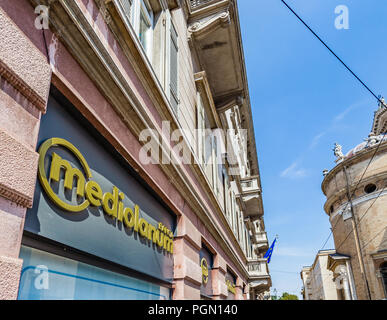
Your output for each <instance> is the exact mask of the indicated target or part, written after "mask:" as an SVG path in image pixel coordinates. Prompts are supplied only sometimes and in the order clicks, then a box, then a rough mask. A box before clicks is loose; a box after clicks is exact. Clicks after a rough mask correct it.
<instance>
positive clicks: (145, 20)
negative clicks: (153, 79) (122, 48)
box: [121, 0, 154, 60]
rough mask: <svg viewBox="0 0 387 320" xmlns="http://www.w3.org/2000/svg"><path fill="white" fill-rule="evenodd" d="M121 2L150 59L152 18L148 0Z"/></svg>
mask: <svg viewBox="0 0 387 320" xmlns="http://www.w3.org/2000/svg"><path fill="white" fill-rule="evenodd" d="M121 3H122V6H123V8H124V11H125V13H126V15H127V16H128V18H129V20H130V23H131V24H132V27H133V29H134V30H135V32H136V34H137V36H138V38H139V40H140V42H141V45H142V47H143V49H144V51H145V53H146V55H147V57H148V58H149V60H152V47H153V21H154V19H153V11H152V8H151V6H150V4H149V2H148V0H121Z"/></svg>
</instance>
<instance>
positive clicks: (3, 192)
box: [0, 183, 32, 208]
mask: <svg viewBox="0 0 387 320" xmlns="http://www.w3.org/2000/svg"><path fill="white" fill-rule="evenodd" d="M0 196H1V197H3V198H6V199H8V200H11V201H12V202H14V203H16V204H18V205H20V206H22V207H24V208H32V198H31V197H28V196H26V195H23V194H21V193H20V192H18V191H16V190H14V189H12V188H9V187H7V186H5V185H3V184H1V183H0Z"/></svg>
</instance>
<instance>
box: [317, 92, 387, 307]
mask: <svg viewBox="0 0 387 320" xmlns="http://www.w3.org/2000/svg"><path fill="white" fill-rule="evenodd" d="M386 133H387V106H386V104H385V103H384V100H382V102H381V103H380V105H379V108H378V110H377V111H376V112H375V116H374V121H373V126H372V132H371V133H370V134H369V136H368V138H367V139H365V140H364V142H362V143H360V144H359V145H358V146H356V147H355V148H353V149H351V150H350V151H349V152H348V153H347V154H345V155H344V154H343V152H342V151H341V146H340V145H338V144H336V145H335V149H334V152H335V156H336V157H337V159H336V166H335V167H334V168H333V169H332V170H331V171H327V170H325V171H324V180H323V182H322V191H323V192H324V194H325V196H326V198H327V199H326V202H325V205H324V210H325V212H326V213H327V214H328V216H329V220H330V222H331V225H332V228H331V230H332V233H333V238H334V243H335V249H336V250H335V253H334V254H331V255H329V257H328V265H327V268H328V269H329V270H331V271H332V272H333V279H332V280H333V281H335V283H336V289H337V292H338V297H341V299H343V300H344V299H345V300H357V299H359V300H368V299H372V300H378V299H386V297H387V135H386Z"/></svg>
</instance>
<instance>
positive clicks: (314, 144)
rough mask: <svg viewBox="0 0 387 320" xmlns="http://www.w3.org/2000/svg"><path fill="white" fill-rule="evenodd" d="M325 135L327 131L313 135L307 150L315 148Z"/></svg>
mask: <svg viewBox="0 0 387 320" xmlns="http://www.w3.org/2000/svg"><path fill="white" fill-rule="evenodd" d="M326 134H327V131H324V132H321V133H319V134H317V135H315V136H314V137H313V139H312V142H311V144H310V145H309V149H313V148H314V147H315V146H317V144H318V142H319V141H320V139H321V138H322V137H323V136H325V135H326Z"/></svg>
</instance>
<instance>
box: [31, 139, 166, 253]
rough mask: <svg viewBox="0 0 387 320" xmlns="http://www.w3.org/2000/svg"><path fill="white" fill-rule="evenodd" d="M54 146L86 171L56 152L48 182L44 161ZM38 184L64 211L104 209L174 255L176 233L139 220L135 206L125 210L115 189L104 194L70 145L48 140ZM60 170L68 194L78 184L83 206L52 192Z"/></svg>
mask: <svg viewBox="0 0 387 320" xmlns="http://www.w3.org/2000/svg"><path fill="white" fill-rule="evenodd" d="M53 146H60V147H64V148H66V149H68V150H69V151H70V152H72V153H73V154H74V156H76V158H77V159H78V160H79V162H80V163H81V165H82V167H83V171H84V172H85V175H86V176H85V175H84V174H83V173H82V171H81V170H79V169H77V168H73V167H72V165H71V164H70V162H68V161H66V160H64V159H62V158H61V157H60V156H59V155H58V154H56V153H55V152H53V153H52V155H51V166H50V167H51V168H50V174H49V178H47V176H46V169H45V158H46V155H47V151H48V150H49V149H50V148H51V147H53ZM39 154H40V157H39V180H40V183H41V184H42V186H43V188H44V190H45V191H46V193H47V194H48V196H49V197H50V198H51V200H52V201H53V202H54V203H55V204H56V205H57V206H58V207H60V208H62V209H63V210H67V211H70V212H81V211H83V210H86V209H87V208H88V207H89V206H90V205H91V206H94V207H101V206H102V208H103V210H104V212H105V213H106V214H108V215H110V216H111V217H112V218H113V219H116V220H118V221H120V222H123V223H124V225H125V226H126V227H127V228H130V229H133V230H134V231H135V232H138V233H140V235H141V236H142V237H144V238H148V240H150V241H152V242H153V243H155V244H157V245H158V246H159V247H160V248H163V249H165V250H166V251H168V252H169V253H173V233H172V231H170V230H169V229H168V228H167V227H165V226H164V225H163V224H162V223H161V222H160V223H159V224H158V228H156V227H155V226H153V225H152V224H151V223H149V222H148V221H147V220H146V219H144V218H141V219H140V217H139V212H140V208H139V206H138V205H135V206H134V208H133V209H132V208H130V207H125V206H124V203H123V200H124V199H125V194H124V193H123V192H120V190H119V189H118V188H117V187H116V186H114V187H113V191H112V192H105V193H104V192H103V191H102V188H101V186H100V185H99V184H98V182H96V181H94V180H91V179H92V174H91V171H90V168H89V165H88V164H87V162H86V160H85V158H84V157H83V156H82V154H81V153H80V152H79V150H78V149H77V148H76V147H75V146H74V145H73V144H71V143H70V142H68V141H66V140H64V139H61V138H51V139H48V140H46V141H45V142H44V143H43V144H42V145H41V147H40V149H39ZM61 170H63V171H64V188H65V190H66V191H67V190H68V191H70V192H71V191H72V190H73V184H74V180H76V184H75V185H76V195H77V197H79V198H83V199H84V201H83V202H82V203H81V204H77V205H72V204H69V203H67V202H65V201H63V200H61V199H60V198H59V196H58V195H57V194H56V193H55V192H54V191H53V190H52V188H51V185H50V182H49V181H53V182H57V183H59V182H60V174H61Z"/></svg>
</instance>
